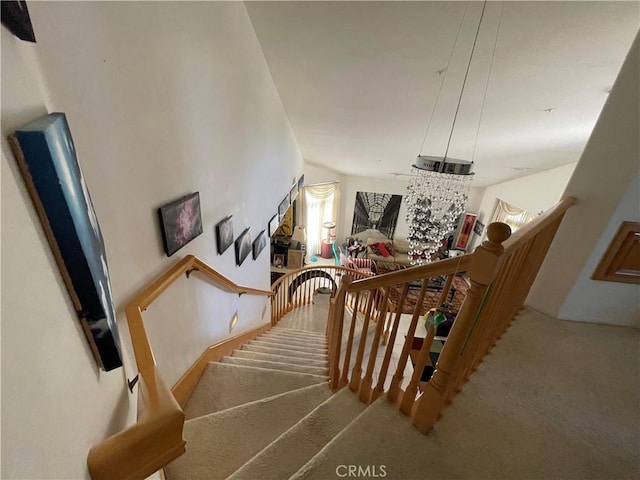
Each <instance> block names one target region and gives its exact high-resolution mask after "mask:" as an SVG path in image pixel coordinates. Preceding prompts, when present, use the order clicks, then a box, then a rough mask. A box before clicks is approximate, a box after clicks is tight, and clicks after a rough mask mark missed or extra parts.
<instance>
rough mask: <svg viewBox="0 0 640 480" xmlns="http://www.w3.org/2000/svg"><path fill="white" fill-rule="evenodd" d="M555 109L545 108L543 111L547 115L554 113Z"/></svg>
mask: <svg viewBox="0 0 640 480" xmlns="http://www.w3.org/2000/svg"><path fill="white" fill-rule="evenodd" d="M555 110H556V109H555V108H545V109H544V111H545V112H547V113H551V112H554V111H555Z"/></svg>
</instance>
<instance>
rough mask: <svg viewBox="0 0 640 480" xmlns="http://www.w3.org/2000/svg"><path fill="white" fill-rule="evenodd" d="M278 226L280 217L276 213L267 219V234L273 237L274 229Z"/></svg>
mask: <svg viewBox="0 0 640 480" xmlns="http://www.w3.org/2000/svg"><path fill="white" fill-rule="evenodd" d="M279 226H280V217H279V216H278V214H277V213H276V214H275V215H274V216H273V217H272V218H271V220H269V236H270V237H273V234H274V233H276V230H277V229H278V227H279Z"/></svg>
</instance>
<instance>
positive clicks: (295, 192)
mask: <svg viewBox="0 0 640 480" xmlns="http://www.w3.org/2000/svg"><path fill="white" fill-rule="evenodd" d="M296 198H298V184H297V183H296V184H294V185H293V187H291V190H290V191H289V203H293V202H294V201H295V200H296Z"/></svg>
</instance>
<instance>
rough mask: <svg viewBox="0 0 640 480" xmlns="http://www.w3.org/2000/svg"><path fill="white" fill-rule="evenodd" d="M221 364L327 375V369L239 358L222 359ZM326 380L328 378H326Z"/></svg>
mask: <svg viewBox="0 0 640 480" xmlns="http://www.w3.org/2000/svg"><path fill="white" fill-rule="evenodd" d="M221 361H222V363H230V364H232V365H247V366H249V367H260V368H269V369H272V370H282V371H285V372H298V373H310V374H312V375H322V376H326V375H328V373H329V369H328V368H327V367H325V368H322V367H309V366H306V365H296V364H293V363H282V362H269V361H265V360H255V359H251V358H240V357H222V360H221ZM327 379H328V377H327Z"/></svg>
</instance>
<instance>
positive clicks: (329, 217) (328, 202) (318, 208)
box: [300, 182, 340, 256]
mask: <svg viewBox="0 0 640 480" xmlns="http://www.w3.org/2000/svg"><path fill="white" fill-rule="evenodd" d="M338 187H339V184H338V183H335V182H334V183H320V184H317V185H305V187H304V188H303V189H302V195H301V197H302V208H301V209H300V210H301V213H302V219H301V224H302V225H306V227H307V255H309V256H311V255H318V254H320V249H321V247H322V238H323V233H325V232H324V231H323V229H322V224H323V223H325V222H335V223H336V225H337V224H338V206H339V205H340V190H339V188H338Z"/></svg>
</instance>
